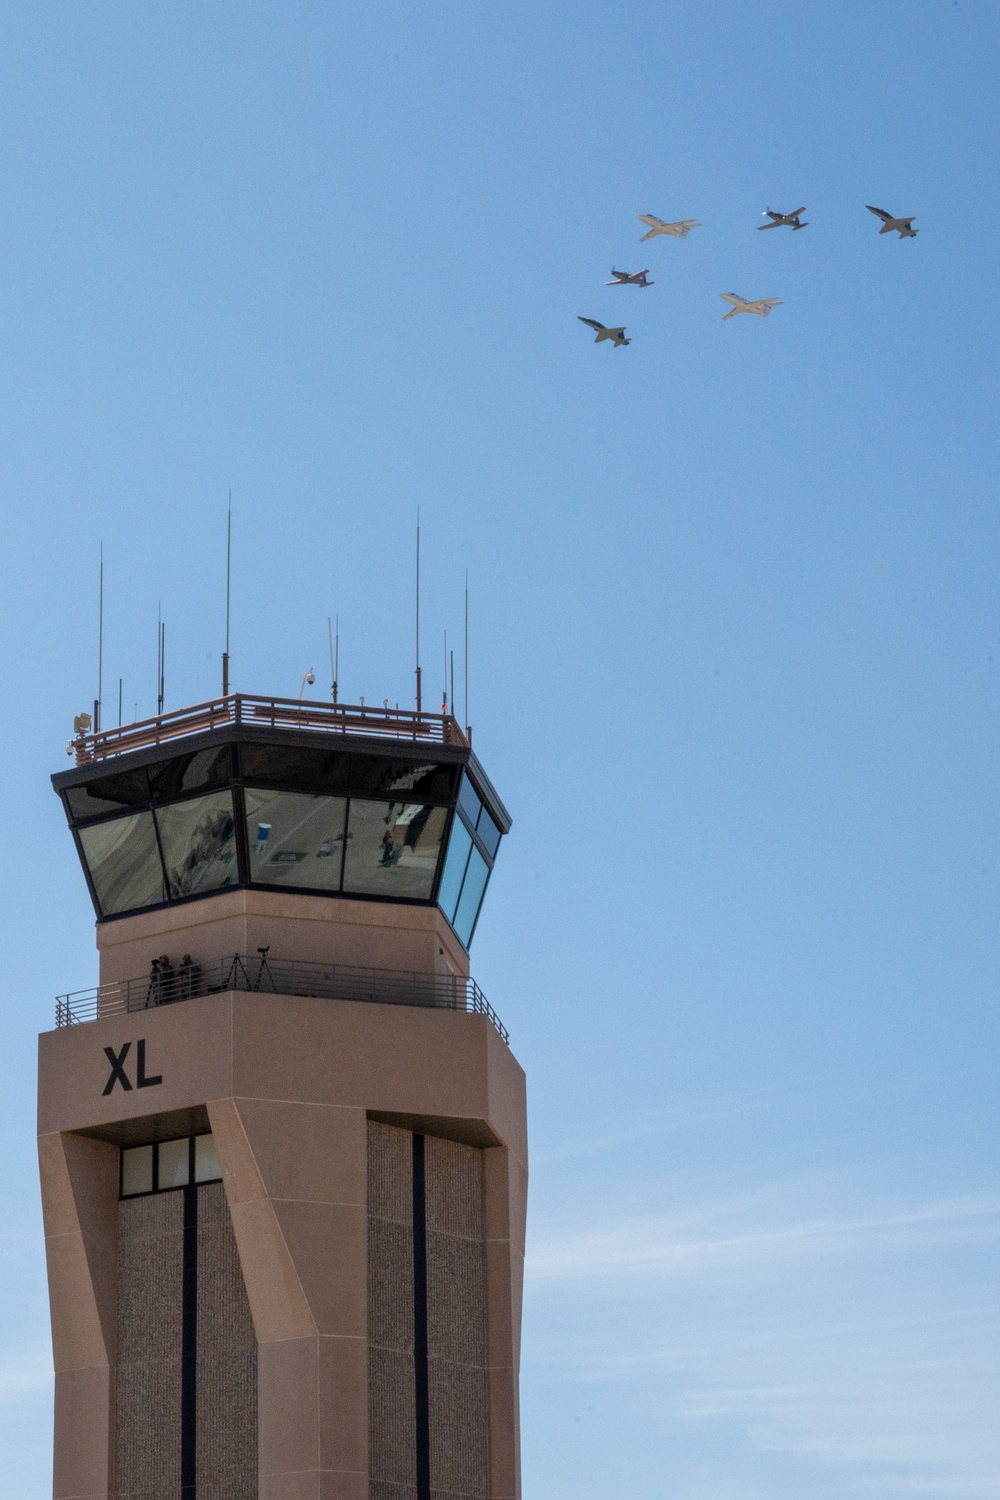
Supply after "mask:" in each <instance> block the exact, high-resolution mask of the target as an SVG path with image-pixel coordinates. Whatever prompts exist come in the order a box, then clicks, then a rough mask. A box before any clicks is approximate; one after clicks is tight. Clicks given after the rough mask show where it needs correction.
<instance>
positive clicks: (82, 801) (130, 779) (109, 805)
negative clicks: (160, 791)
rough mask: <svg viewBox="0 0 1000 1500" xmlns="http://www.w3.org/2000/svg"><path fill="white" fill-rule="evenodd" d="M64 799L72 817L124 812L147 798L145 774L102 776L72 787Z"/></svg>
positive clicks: (141, 772) (143, 802)
mask: <svg viewBox="0 0 1000 1500" xmlns="http://www.w3.org/2000/svg"><path fill="white" fill-rule="evenodd" d="M66 800H67V801H68V803H69V806H70V811H71V812H72V814H73V816H74V818H92V817H94V816H95V814H97V813H108V812H124V811H125V809H126V808H129V807H144V806H145V805H146V803H147V802H148V801H149V783H148V781H147V780H146V773H145V771H143V770H138V771H119V772H118V774H117V775H115V776H101V777H98V779H97V780H96V781H88V782H87V784H86V786H71V787H68V788H67V790H66Z"/></svg>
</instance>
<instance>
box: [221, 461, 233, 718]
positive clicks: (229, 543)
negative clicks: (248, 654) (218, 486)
mask: <svg viewBox="0 0 1000 1500" xmlns="http://www.w3.org/2000/svg"><path fill="white" fill-rule="evenodd" d="M232 553H233V492H232V490H230V491H229V509H228V510H227V511H226V649H225V651H223V653H222V696H223V698H228V697H229V575H230V563H231V560H232Z"/></svg>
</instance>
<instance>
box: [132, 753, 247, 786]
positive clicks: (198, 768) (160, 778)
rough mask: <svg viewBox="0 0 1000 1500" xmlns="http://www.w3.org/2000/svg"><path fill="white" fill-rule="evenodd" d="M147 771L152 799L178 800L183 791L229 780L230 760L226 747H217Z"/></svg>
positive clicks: (218, 784) (184, 756)
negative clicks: (175, 798)
mask: <svg viewBox="0 0 1000 1500" xmlns="http://www.w3.org/2000/svg"><path fill="white" fill-rule="evenodd" d="M147 769H148V771H149V784H150V786H151V787H152V790H153V796H154V797H159V798H163V797H179V796H180V795H181V793H182V792H195V791H197V790H198V788H199V787H203V786H222V785H224V784H225V783H226V782H227V781H231V780H232V757H231V755H230V752H229V746H228V745H217V746H216V747H215V749H214V750H192V751H191V753H190V754H189V755H178V756H176V757H175V758H174V759H173V760H168V761H165V762H164V763H163V764H162V765H158V766H149V767H148V768H147Z"/></svg>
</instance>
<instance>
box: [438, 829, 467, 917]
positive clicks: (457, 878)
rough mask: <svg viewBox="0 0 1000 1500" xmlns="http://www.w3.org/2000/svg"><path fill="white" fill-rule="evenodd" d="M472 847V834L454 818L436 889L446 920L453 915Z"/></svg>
mask: <svg viewBox="0 0 1000 1500" xmlns="http://www.w3.org/2000/svg"><path fill="white" fill-rule="evenodd" d="M471 848H472V835H471V833H470V832H469V830H468V829H467V828H466V826H465V824H464V823H463V822H462V820H461V818H456V819H455V821H454V823H452V825H451V838H450V839H449V841H448V855H447V858H446V859H445V862H444V874H443V875H442V876H441V888H440V890H439V891H438V906H440V908H441V910H442V911H443V912H444V914H445V916H446V917H447V918H448V921H449V922H451V921H453V920H454V917H455V906H456V904H457V902H458V895H459V892H460V891H461V889H462V881H463V879H464V878H465V867H466V865H467V864H468V862H469V850H470V849H471Z"/></svg>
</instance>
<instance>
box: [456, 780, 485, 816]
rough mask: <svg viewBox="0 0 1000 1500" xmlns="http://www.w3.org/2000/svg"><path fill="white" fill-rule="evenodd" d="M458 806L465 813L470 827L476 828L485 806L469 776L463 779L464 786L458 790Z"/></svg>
mask: <svg viewBox="0 0 1000 1500" xmlns="http://www.w3.org/2000/svg"><path fill="white" fill-rule="evenodd" d="M458 805H459V807H460V808H461V809H462V811H463V812H464V813H465V816H466V818H467V819H468V821H469V827H470V828H475V826H476V822H477V820H478V818H479V812H480V809H481V807H482V805H483V804H482V803H481V802H480V800H479V793H478V792H477V791H476V789H475V787H474V786H473V785H472V782H471V781H470V780H469V778H468V776H463V777H462V785H461V786H460V787H459V789H458Z"/></svg>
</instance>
